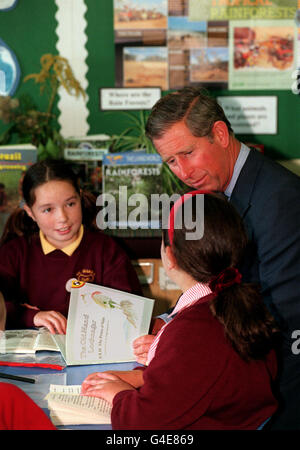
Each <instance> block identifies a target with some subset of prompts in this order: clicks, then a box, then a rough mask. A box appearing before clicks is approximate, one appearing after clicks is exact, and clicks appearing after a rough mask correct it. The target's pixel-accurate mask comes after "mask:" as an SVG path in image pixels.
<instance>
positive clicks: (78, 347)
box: [66, 274, 154, 365]
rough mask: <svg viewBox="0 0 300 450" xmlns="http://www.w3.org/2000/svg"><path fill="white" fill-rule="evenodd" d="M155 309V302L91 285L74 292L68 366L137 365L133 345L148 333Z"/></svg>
mask: <svg viewBox="0 0 300 450" xmlns="http://www.w3.org/2000/svg"><path fill="white" fill-rule="evenodd" d="M116 276H117V274H116ZM79 283H80V282H79ZM153 305H154V300H153V299H148V298H145V297H140V296H138V295H133V294H129V293H127V292H122V291H118V290H116V289H110V288H107V287H104V286H98V285H94V284H90V283H81V285H80V284H79V287H77V288H72V289H71V298H70V306H69V313H68V326H67V335H66V352H67V355H66V357H67V358H66V362H67V364H68V365H72V364H73V365H75V364H99V363H109V362H122V361H135V357H134V354H133V351H132V342H133V341H134V339H136V338H137V337H139V336H142V335H144V334H147V333H148V330H149V325H150V320H151V316H152V310H153Z"/></svg>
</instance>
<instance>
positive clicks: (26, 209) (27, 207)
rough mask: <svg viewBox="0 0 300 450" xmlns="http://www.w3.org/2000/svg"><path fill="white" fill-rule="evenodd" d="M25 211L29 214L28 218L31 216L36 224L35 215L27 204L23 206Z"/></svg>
mask: <svg viewBox="0 0 300 450" xmlns="http://www.w3.org/2000/svg"><path fill="white" fill-rule="evenodd" d="M23 209H24V211H26V213H27V214H28V216H29V217H30V218H31V219H32V220H34V221H35V222H36V220H35V218H34V215H33V214H32V211H31V209H30V208H29V206H28V205H26V203H25V205H24V206H23Z"/></svg>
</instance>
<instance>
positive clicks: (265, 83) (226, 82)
mask: <svg viewBox="0 0 300 450" xmlns="http://www.w3.org/2000/svg"><path fill="white" fill-rule="evenodd" d="M298 8H299V6H298V0H114V27H115V49H116V86H117V87H147V86H158V87H160V88H161V89H162V90H168V89H180V88H182V87H184V86H188V85H197V86H198V85H203V86H205V87H213V88H218V87H219V88H222V89H227V88H228V89H231V90H237V89H290V86H291V76H292V73H293V71H295V69H296V68H297V65H298V64H299V63H298V29H297V24H296V21H295V17H296V13H297V9H298Z"/></svg>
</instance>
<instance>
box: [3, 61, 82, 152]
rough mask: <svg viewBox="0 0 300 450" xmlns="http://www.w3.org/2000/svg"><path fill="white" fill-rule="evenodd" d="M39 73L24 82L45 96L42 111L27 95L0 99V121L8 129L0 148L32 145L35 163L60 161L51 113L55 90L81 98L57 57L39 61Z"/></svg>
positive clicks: (76, 84) (69, 72)
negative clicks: (34, 84)
mask: <svg viewBox="0 0 300 450" xmlns="http://www.w3.org/2000/svg"><path fill="white" fill-rule="evenodd" d="M40 62H41V71H40V72H39V73H36V74H35V73H33V74H30V75H28V76H27V77H25V78H24V80H23V81H24V82H27V81H28V80H34V81H35V83H37V84H39V85H40V93H41V94H42V95H43V94H46V95H47V96H48V106H47V110H46V111H39V110H38V109H37V108H36V106H35V104H34V102H33V101H32V99H31V97H30V96H29V95H23V96H20V98H19V99H16V98H14V99H12V98H10V97H9V96H6V97H3V96H0V119H2V121H3V122H4V123H6V124H9V127H8V128H7V129H6V130H5V131H4V133H2V135H1V136H0V144H2V145H5V144H10V143H12V142H15V141H17V143H32V144H33V145H35V146H36V147H37V149H38V159H39V160H41V159H45V158H49V157H50V158H56V159H57V158H61V157H62V150H63V144H64V139H63V137H62V136H61V135H60V133H59V131H57V128H58V127H57V119H56V116H55V114H54V113H53V108H54V104H55V100H56V97H57V94H58V89H59V87H60V86H62V87H63V88H64V89H66V91H67V92H68V93H69V94H70V95H75V96H79V95H83V96H85V92H84V91H83V89H82V87H81V86H80V83H79V82H78V81H77V80H76V79H75V77H74V75H73V72H72V69H71V67H70V64H69V62H68V60H67V59H66V58H63V57H62V56H60V55H52V54H49V53H47V54H45V55H43V56H42V57H41V60H40Z"/></svg>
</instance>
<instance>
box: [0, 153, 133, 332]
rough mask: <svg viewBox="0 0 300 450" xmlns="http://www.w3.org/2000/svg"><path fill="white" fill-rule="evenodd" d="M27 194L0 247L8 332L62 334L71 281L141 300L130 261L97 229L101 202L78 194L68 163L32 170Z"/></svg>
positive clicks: (47, 164) (44, 163) (25, 189)
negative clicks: (31, 329)
mask: <svg viewBox="0 0 300 450" xmlns="http://www.w3.org/2000/svg"><path fill="white" fill-rule="evenodd" d="M22 192H23V198H24V202H25V204H24V207H23V209H18V210H16V211H15V212H14V213H13V214H12V215H11V217H10V219H9V221H8V224H7V227H6V230H5V232H4V234H3V237H2V242H1V246H0V285H1V291H2V294H3V296H4V298H5V300H6V308H7V322H6V327H7V328H27V327H33V326H38V327H39V326H45V327H47V328H48V329H49V330H50V332H51V333H60V334H64V333H65V332H66V325H67V313H68V306H69V295H70V294H69V293H68V292H67V290H66V283H67V282H68V280H70V279H72V278H76V279H78V280H80V281H85V282H90V283H95V284H101V285H104V286H108V287H112V288H115V289H120V290H123V291H127V292H134V293H137V294H140V285H139V282H138V278H137V275H136V273H135V271H134V269H133V267H132V265H131V262H130V260H129V258H128V257H127V255H126V254H125V253H124V252H123V250H121V249H120V248H119V247H118V246H117V244H116V243H115V241H114V240H113V239H112V238H110V237H109V236H107V235H105V234H104V233H102V232H101V231H100V230H97V229H96V227H95V226H94V223H95V217H96V201H95V199H94V197H92V196H91V194H87V193H82V192H81V191H80V188H79V185H78V181H77V177H76V175H75V174H74V172H73V171H72V169H71V167H70V166H69V165H68V164H67V163H66V162H64V161H58V160H45V161H40V162H38V163H36V164H34V165H33V166H31V167H30V168H29V169H28V171H27V172H26V173H25V176H24V179H23V184H22Z"/></svg>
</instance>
